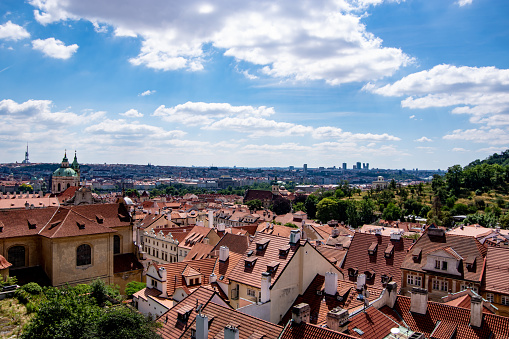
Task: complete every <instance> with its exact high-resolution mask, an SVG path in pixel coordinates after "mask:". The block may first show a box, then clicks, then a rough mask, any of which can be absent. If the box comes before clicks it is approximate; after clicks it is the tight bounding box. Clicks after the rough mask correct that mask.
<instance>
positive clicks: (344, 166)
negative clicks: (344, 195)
mask: <svg viewBox="0 0 509 339" xmlns="http://www.w3.org/2000/svg"><path fill="white" fill-rule="evenodd" d="M346 166H347V165H346V162H344V163H343V169H344V170H346Z"/></svg>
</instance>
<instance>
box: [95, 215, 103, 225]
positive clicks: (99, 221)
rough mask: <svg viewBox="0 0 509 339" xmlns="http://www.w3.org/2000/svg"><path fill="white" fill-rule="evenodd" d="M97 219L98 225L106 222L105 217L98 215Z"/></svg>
mask: <svg viewBox="0 0 509 339" xmlns="http://www.w3.org/2000/svg"><path fill="white" fill-rule="evenodd" d="M95 219H96V220H97V223H99V224H102V223H103V222H104V217H103V216H102V215H100V214H96V216H95Z"/></svg>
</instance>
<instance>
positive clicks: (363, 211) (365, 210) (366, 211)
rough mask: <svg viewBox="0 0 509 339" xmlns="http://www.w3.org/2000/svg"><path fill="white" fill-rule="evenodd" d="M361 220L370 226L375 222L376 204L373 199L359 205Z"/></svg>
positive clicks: (364, 200)
mask: <svg viewBox="0 0 509 339" xmlns="http://www.w3.org/2000/svg"><path fill="white" fill-rule="evenodd" d="M359 205H360V206H359V218H360V222H361V223H363V224H369V223H371V221H372V220H373V212H374V211H375V203H374V202H373V200H371V199H369V198H368V199H362V200H361V201H360V203H359Z"/></svg>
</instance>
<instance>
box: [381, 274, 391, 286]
mask: <svg viewBox="0 0 509 339" xmlns="http://www.w3.org/2000/svg"><path fill="white" fill-rule="evenodd" d="M391 280H392V277H389V276H388V275H387V274H382V276H381V277H380V282H381V283H382V284H388V283H389V282H390V281H391Z"/></svg>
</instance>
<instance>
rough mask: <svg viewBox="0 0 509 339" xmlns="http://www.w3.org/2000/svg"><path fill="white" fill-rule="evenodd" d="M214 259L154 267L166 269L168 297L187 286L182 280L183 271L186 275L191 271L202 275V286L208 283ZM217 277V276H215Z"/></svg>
mask: <svg viewBox="0 0 509 339" xmlns="http://www.w3.org/2000/svg"><path fill="white" fill-rule="evenodd" d="M215 262H216V259H215V258H207V259H201V260H193V261H183V262H174V263H169V264H159V265H157V266H156V267H164V268H165V269H166V278H167V293H168V296H170V297H171V296H172V295H173V294H174V293H175V289H177V288H179V287H182V286H187V284H186V280H185V279H184V274H185V271H186V270H187V271H186V273H187V274H188V273H189V272H190V271H191V269H192V270H193V272H197V273H198V274H203V279H202V283H201V284H202V285H206V284H208V283H209V276H210V275H211V274H212V272H213V271H214V266H215ZM216 275H217V274H216Z"/></svg>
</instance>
